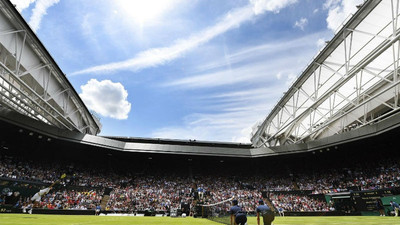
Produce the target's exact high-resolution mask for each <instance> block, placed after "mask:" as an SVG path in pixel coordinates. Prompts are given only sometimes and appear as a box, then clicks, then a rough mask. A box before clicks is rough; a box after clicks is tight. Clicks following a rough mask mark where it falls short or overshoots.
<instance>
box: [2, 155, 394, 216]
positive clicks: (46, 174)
mask: <svg viewBox="0 0 400 225" xmlns="http://www.w3.org/2000/svg"><path fill="white" fill-rule="evenodd" d="M65 168H67V169H65ZM63 173H67V174H68V176H67V177H66V178H65V179H62V180H61V182H60V187H59V188H58V189H54V190H52V191H50V192H49V193H48V194H46V195H45V196H43V198H42V200H41V201H40V202H39V203H38V204H36V205H35V206H36V207H40V208H47V209H81V210H85V209H94V208H95V207H96V206H98V205H100V204H102V199H103V197H104V190H105V189H106V188H109V189H111V192H110V193H109V194H108V195H109V198H108V200H107V201H106V202H104V203H103V205H104V207H105V209H106V210H109V211H116V212H118V211H121V212H134V211H145V210H152V211H169V210H170V209H171V208H179V207H181V206H182V204H189V205H192V206H193V205H194V204H195V203H197V202H198V201H201V202H202V203H203V204H205V205H207V204H214V203H218V202H221V201H224V200H226V199H229V198H231V197H235V198H236V199H238V200H239V202H240V205H241V206H242V207H243V208H244V209H245V210H246V211H249V212H250V211H254V209H255V208H256V207H257V202H258V200H259V199H261V198H262V192H269V193H270V195H269V200H270V202H271V203H272V205H273V206H274V207H275V208H283V209H284V210H285V211H329V210H332V209H331V208H330V207H329V206H328V205H327V204H326V202H324V201H323V200H319V199H317V198H314V197H313V196H312V195H309V196H307V195H297V194H293V193H292V192H293V191H302V190H306V191H311V192H312V193H313V194H326V193H330V192H342V191H348V190H349V188H352V189H354V188H356V189H358V190H376V189H385V188H394V187H400V168H399V164H398V163H396V162H385V163H380V164H377V165H376V166H373V167H371V166H362V165H355V166H354V167H352V168H344V169H339V170H334V169H332V170H329V171H324V170H321V171H317V172H315V171H314V172H312V173H310V172H309V173H307V172H299V173H296V174H293V173H290V174H287V175H285V174H276V175H273V176H269V175H268V176H261V175H250V176H249V175H247V176H242V175H238V176H230V175H220V174H212V175H210V174H208V175H204V174H191V175H187V174H186V176H183V175H182V174H168V175H165V174H163V173H150V174H145V173H137V174H131V173H128V172H126V173H119V172H114V171H111V170H102V169H99V168H91V167H90V166H89V167H87V166H86V167H85V165H74V164H73V163H64V164H63V163H59V162H46V163H42V162H41V163H37V162H35V161H34V160H26V159H24V158H19V157H16V156H10V155H6V154H0V178H6V179H13V180H18V181H34V182H40V183H42V184H43V186H49V184H51V183H54V182H55V181H57V180H59V179H60V176H61V174H63ZM74 187H77V188H74ZM285 192H286V193H285ZM0 204H4V198H0ZM20 204H21V205H23V204H28V203H27V202H25V203H20ZM230 206H231V205H230V203H229V202H227V203H226V204H221V205H220V206H219V207H220V208H221V209H220V210H224V211H227V210H228V209H229V208H230Z"/></svg>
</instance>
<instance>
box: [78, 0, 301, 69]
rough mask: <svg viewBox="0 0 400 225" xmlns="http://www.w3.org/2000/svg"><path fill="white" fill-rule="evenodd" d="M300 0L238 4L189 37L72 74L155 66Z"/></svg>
mask: <svg viewBox="0 0 400 225" xmlns="http://www.w3.org/2000/svg"><path fill="white" fill-rule="evenodd" d="M295 2H297V0H268V1H266V0H251V4H249V5H247V6H245V7H242V8H237V9H234V10H232V11H230V12H229V13H227V14H226V15H224V16H223V17H222V18H221V19H220V20H219V21H218V22H217V23H216V24H215V25H213V26H211V27H208V28H206V29H204V30H202V31H200V32H198V33H195V34H193V35H191V36H190V37H188V38H186V39H180V40H177V41H175V43H174V44H172V45H171V46H168V47H161V48H152V49H149V50H146V51H143V52H140V53H138V54H137V55H136V56H135V57H133V58H131V59H128V60H125V61H121V62H114V63H108V64H104V65H99V66H94V67H90V68H87V69H84V70H80V71H76V72H74V73H72V74H71V75H78V74H87V73H107V72H113V71H117V70H133V71H138V70H141V69H144V68H148V67H155V66H159V65H163V64H165V63H168V62H170V61H172V60H174V59H176V58H179V57H182V56H183V55H184V54H185V53H187V52H188V51H190V50H192V49H194V48H196V47H198V46H199V45H202V44H204V43H206V42H208V41H210V40H211V39H213V38H215V37H217V36H219V35H221V34H223V33H225V32H227V31H229V30H231V29H234V28H237V27H239V26H240V25H241V24H243V23H244V22H247V21H249V20H251V19H253V18H254V17H255V16H256V15H258V14H262V13H265V12H268V11H270V12H279V10H281V9H283V8H284V7H286V6H288V5H290V4H293V3H295Z"/></svg>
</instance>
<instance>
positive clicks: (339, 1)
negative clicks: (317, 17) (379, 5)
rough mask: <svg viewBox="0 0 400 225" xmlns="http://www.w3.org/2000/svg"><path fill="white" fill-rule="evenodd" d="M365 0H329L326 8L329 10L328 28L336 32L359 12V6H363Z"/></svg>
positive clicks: (325, 5)
mask: <svg viewBox="0 0 400 225" xmlns="http://www.w3.org/2000/svg"><path fill="white" fill-rule="evenodd" d="M363 2H364V0H327V1H326V2H325V4H324V8H325V9H328V10H329V12H328V17H327V18H326V22H327V24H328V28H329V29H331V30H333V31H335V30H336V29H338V28H339V26H340V25H341V24H342V23H343V22H344V21H345V20H346V19H347V18H348V17H349V15H350V14H353V13H355V12H356V11H357V7H356V6H357V5H359V4H362V3H363Z"/></svg>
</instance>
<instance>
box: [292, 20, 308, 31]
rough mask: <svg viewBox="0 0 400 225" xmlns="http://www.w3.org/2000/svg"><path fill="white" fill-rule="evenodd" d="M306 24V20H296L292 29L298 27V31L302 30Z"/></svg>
mask: <svg viewBox="0 0 400 225" xmlns="http://www.w3.org/2000/svg"><path fill="white" fill-rule="evenodd" d="M307 24H308V19H307V18H301V19H300V20H298V21H296V22H295V23H294V27H298V28H300V30H304V27H306V26H307Z"/></svg>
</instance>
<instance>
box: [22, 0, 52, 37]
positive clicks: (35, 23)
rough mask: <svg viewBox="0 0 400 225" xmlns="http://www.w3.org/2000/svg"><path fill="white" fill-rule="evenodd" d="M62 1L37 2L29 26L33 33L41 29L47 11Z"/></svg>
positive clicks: (46, 0) (40, 0)
mask: <svg viewBox="0 0 400 225" xmlns="http://www.w3.org/2000/svg"><path fill="white" fill-rule="evenodd" d="M59 1H60V0H37V1H36V4H35V8H33V10H32V16H31V18H30V19H29V25H30V26H31V28H32V30H33V31H35V32H36V31H37V30H39V28H40V23H41V21H42V18H43V16H44V15H46V14H47V9H48V8H50V7H51V6H53V5H55V4H57V3H58V2H59Z"/></svg>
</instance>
